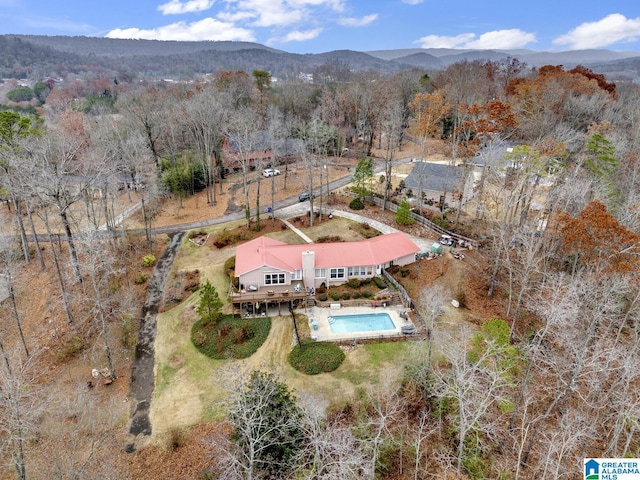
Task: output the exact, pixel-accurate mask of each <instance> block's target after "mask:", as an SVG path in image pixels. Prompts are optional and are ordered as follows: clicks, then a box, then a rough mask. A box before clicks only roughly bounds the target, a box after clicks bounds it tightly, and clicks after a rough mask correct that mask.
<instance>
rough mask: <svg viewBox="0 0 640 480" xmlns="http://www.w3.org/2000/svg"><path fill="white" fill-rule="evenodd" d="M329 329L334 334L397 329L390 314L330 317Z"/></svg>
mask: <svg viewBox="0 0 640 480" xmlns="http://www.w3.org/2000/svg"><path fill="white" fill-rule="evenodd" d="M329 327H330V328H331V332H332V333H354V332H372V331H375V330H395V328H396V326H395V324H394V323H393V320H391V317H390V316H389V314H388V313H363V314H361V315H333V316H331V317H329Z"/></svg>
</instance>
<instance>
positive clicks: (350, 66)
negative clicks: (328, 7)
mask: <svg viewBox="0 0 640 480" xmlns="http://www.w3.org/2000/svg"><path fill="white" fill-rule="evenodd" d="M507 58H516V59H518V60H520V61H521V62H523V63H524V64H526V65H527V66H529V67H540V66H542V65H562V66H564V67H565V68H573V67H574V66H576V65H579V64H581V65H584V66H585V67H588V68H592V69H594V71H596V72H598V70H600V71H601V73H606V75H607V76H608V77H609V78H610V79H611V80H615V79H616V78H620V79H624V80H629V79H632V80H638V79H640V65H639V64H640V62H639V61H630V60H632V59H639V60H640V53H638V52H615V51H611V50H574V51H565V52H537V51H533V50H526V49H518V50H470V49H452V48H428V49H423V48H408V49H395V50H375V51H366V52H360V51H355V50H347V49H345V50H335V51H331V52H325V53H319V54H311V53H309V54H294V53H289V52H286V51H283V50H277V49H274V48H270V47H267V46H265V45H261V44H259V43H253V42H231V41H222V42H214V41H201V42H188V41H185V42H182V41H160V40H130V39H129V40H128V39H111V38H101V37H85V36H76V37H74V36H42V35H0V77H13V78H27V77H29V78H33V79H41V78H45V77H47V76H54V77H61V78H65V77H68V76H69V75H82V74H90V75H93V76H95V75H103V76H109V75H114V76H116V77H118V76H119V77H122V76H127V77H149V78H161V79H164V78H173V79H192V78H193V77H194V76H198V75H203V74H208V73H215V72H219V71H225V70H227V71H232V70H242V71H246V72H248V73H251V72H252V71H253V70H265V71H268V72H270V73H271V75H272V76H274V77H277V78H280V79H283V80H284V79H293V78H308V75H309V74H315V73H317V74H318V76H317V77H316V78H321V79H323V81H335V80H336V79H337V77H336V75H337V74H340V75H341V78H344V75H343V74H344V73H345V72H346V73H347V74H348V72H349V71H351V72H359V71H360V72H362V71H378V72H381V73H394V72H398V71H402V70H408V69H412V68H419V69H422V70H425V71H426V72H429V73H433V72H436V71H438V70H442V69H444V68H447V67H448V66H449V65H451V64H453V63H456V62H461V61H487V60H492V61H501V60H504V59H507Z"/></svg>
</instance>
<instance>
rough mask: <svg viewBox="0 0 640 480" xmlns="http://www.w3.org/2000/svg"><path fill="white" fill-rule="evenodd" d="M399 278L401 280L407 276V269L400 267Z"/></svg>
mask: <svg viewBox="0 0 640 480" xmlns="http://www.w3.org/2000/svg"><path fill="white" fill-rule="evenodd" d="M400 276H401V277H403V278H404V277H407V276H409V269H408V268H407V267H401V268H400Z"/></svg>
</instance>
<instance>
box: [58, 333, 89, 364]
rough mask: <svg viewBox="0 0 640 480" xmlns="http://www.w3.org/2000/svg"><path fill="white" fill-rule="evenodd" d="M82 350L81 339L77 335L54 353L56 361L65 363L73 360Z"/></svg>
mask: <svg viewBox="0 0 640 480" xmlns="http://www.w3.org/2000/svg"><path fill="white" fill-rule="evenodd" d="M83 348H84V343H83V342H82V338H81V337H79V336H78V335H76V336H74V337H72V338H71V339H69V340H68V341H67V342H65V344H64V345H63V346H62V348H60V350H58V352H57V353H56V359H57V360H58V361H61V362H62V361H65V360H69V359H70V358H73V357H74V356H75V355H76V354H77V353H79V352H81V351H82V349H83Z"/></svg>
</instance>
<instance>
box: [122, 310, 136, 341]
mask: <svg viewBox="0 0 640 480" xmlns="http://www.w3.org/2000/svg"><path fill="white" fill-rule="evenodd" d="M136 327H137V325H136V321H135V319H134V318H133V317H132V316H131V315H125V316H123V317H122V332H121V337H120V341H121V342H122V345H123V346H124V347H125V348H133V347H135V345H136V343H137V338H136V332H137V328H136Z"/></svg>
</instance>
